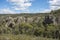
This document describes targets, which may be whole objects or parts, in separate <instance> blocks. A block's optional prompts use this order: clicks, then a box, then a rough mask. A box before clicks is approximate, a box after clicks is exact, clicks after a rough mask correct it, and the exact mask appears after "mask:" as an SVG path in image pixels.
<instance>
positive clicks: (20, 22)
mask: <svg viewBox="0 0 60 40" xmlns="http://www.w3.org/2000/svg"><path fill="white" fill-rule="evenodd" d="M59 11H60V10H55V11H51V13H45V14H43V13H41V14H39V13H38V14H5V15H4V14H1V15H0V40H58V39H59V40H60V16H59V13H60V12H59Z"/></svg>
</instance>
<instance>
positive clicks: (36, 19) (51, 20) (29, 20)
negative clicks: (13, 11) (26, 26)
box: [2, 15, 60, 27]
mask: <svg viewBox="0 0 60 40" xmlns="http://www.w3.org/2000/svg"><path fill="white" fill-rule="evenodd" d="M42 20H43V21H42ZM2 21H3V20H2ZM41 21H42V22H44V23H45V24H51V23H53V24H57V23H60V17H55V16H53V15H48V16H45V17H40V16H33V17H25V16H17V17H11V16H9V17H6V18H5V19H4V22H5V23H6V25H7V26H12V27H13V25H15V24H20V23H22V22H26V23H32V22H34V23H38V22H41Z"/></svg>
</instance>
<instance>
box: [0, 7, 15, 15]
mask: <svg viewBox="0 0 60 40" xmlns="http://www.w3.org/2000/svg"><path fill="white" fill-rule="evenodd" d="M13 13H15V12H14V11H12V10H10V9H8V8H7V9H6V8H4V9H0V14H13Z"/></svg>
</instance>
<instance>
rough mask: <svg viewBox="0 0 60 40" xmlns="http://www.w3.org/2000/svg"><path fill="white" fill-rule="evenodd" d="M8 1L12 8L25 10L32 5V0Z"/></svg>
mask: <svg viewBox="0 0 60 40" xmlns="http://www.w3.org/2000/svg"><path fill="white" fill-rule="evenodd" d="M7 1H8V2H10V3H12V5H13V6H12V8H13V9H14V10H26V9H28V8H29V7H30V6H32V3H31V1H32V0H7Z"/></svg>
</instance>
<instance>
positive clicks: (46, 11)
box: [40, 9, 51, 13]
mask: <svg viewBox="0 0 60 40" xmlns="http://www.w3.org/2000/svg"><path fill="white" fill-rule="evenodd" d="M49 12H51V10H50V9H45V10H43V11H40V13H49Z"/></svg>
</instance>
